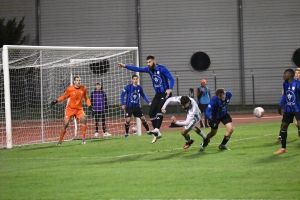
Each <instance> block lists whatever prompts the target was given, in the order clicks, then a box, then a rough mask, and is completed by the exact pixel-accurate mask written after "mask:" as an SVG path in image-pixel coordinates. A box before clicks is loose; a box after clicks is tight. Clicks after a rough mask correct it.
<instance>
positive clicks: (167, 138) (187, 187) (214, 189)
mask: <svg viewBox="0 0 300 200" xmlns="http://www.w3.org/2000/svg"><path fill="white" fill-rule="evenodd" d="M279 125H280V124H279V123H278V122H267V123H256V124H246V125H237V126H235V131H234V133H233V135H232V137H231V139H230V141H229V143H228V145H227V146H228V147H229V148H230V149H231V150H230V151H220V150H218V145H219V144H220V142H221V141H222V139H223V135H224V133H225V128H224V126H223V125H221V126H220V128H219V132H218V133H217V135H216V136H215V137H214V138H213V139H212V140H211V142H210V144H209V146H208V147H207V149H206V150H205V151H204V152H200V151H199V144H200V143H201V141H202V140H201V138H200V137H199V136H198V135H196V134H195V133H194V132H191V136H192V138H193V139H194V140H195V143H194V144H193V145H192V146H191V147H190V148H189V149H183V148H182V146H183V144H184V142H185V141H184V138H183V137H182V136H181V134H180V131H178V130H171V131H168V132H163V133H162V134H163V138H162V139H160V140H158V141H157V143H155V144H151V140H152V136H148V135H143V136H140V137H139V136H130V137H129V138H121V137H119V138H118V137H115V138H106V139H93V140H87V143H86V145H81V141H79V140H78V141H70V142H63V144H62V146H56V143H49V144H42V145H30V146H21V147H14V148H13V149H2V150H0V168H1V170H0V177H1V178H0V179H1V180H0V191H1V192H0V199H5V200H7V199H14V200H16V199H30V200H33V199H39V200H41V199H64V200H67V199H299V198H300V165H299V164H300V138H298V134H297V129H296V127H295V126H294V125H291V126H290V127H289V132H288V143H287V149H288V153H285V154H282V155H273V153H274V152H275V151H277V150H278V149H279V148H280V144H275V140H276V138H277V135H278V132H279ZM203 131H204V132H205V133H206V134H207V133H208V131H209V129H203Z"/></svg>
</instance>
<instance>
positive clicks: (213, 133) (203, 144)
mask: <svg viewBox="0 0 300 200" xmlns="http://www.w3.org/2000/svg"><path fill="white" fill-rule="evenodd" d="M217 132H218V129H213V128H210V132H209V133H208V134H207V135H206V138H205V139H204V140H203V142H202V144H201V147H200V151H204V150H205V148H206V147H207V145H208V143H209V142H210V139H211V138H212V137H214V136H215V135H216V134H217Z"/></svg>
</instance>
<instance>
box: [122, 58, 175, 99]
mask: <svg viewBox="0 0 300 200" xmlns="http://www.w3.org/2000/svg"><path fill="white" fill-rule="evenodd" d="M125 67H126V69H129V70H131V71H134V72H145V73H148V74H150V77H151V80H152V84H153V88H154V90H155V94H160V93H165V92H166V90H167V89H172V90H173V87H174V78H173V76H172V74H171V73H170V71H169V70H168V68H166V67H165V66H163V65H160V64H157V65H156V67H155V69H154V70H151V69H150V68H149V67H141V68H139V67H135V66H129V65H126V66H125Z"/></svg>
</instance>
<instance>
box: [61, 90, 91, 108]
mask: <svg viewBox="0 0 300 200" xmlns="http://www.w3.org/2000/svg"><path fill="white" fill-rule="evenodd" d="M82 98H84V100H85V102H86V104H87V105H88V106H91V101H90V99H89V98H88V96H87V94H86V87H85V86H83V85H82V86H80V88H75V87H74V85H71V86H69V87H68V88H67V89H66V92H65V93H64V94H63V95H62V96H61V97H59V98H58V99H57V101H58V102H62V101H63V100H65V99H68V103H67V108H71V109H83V107H82Z"/></svg>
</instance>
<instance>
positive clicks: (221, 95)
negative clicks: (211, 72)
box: [200, 88, 234, 151]
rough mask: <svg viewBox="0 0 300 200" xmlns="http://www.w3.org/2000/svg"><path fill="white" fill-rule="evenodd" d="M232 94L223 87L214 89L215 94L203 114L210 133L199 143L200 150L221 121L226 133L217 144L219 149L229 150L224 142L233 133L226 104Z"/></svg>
mask: <svg viewBox="0 0 300 200" xmlns="http://www.w3.org/2000/svg"><path fill="white" fill-rule="evenodd" d="M231 97H232V94H231V92H230V91H225V90H224V89H223V88H219V89H217V91H216V95H215V96H214V97H213V98H212V99H211V100H210V102H209V104H208V107H207V109H206V111H205V115H206V117H207V120H208V122H209V125H210V128H211V130H210V133H208V134H207V136H206V139H205V140H204V141H203V143H202V144H201V148H200V150H201V151H204V150H205V148H206V146H207V145H208V143H209V142H210V139H211V138H212V137H214V136H215V135H216V134H217V131H218V126H219V124H220V122H222V123H223V124H224V125H225V127H226V133H225V135H224V138H223V141H222V143H221V144H220V145H219V149H220V150H230V149H229V148H228V147H227V146H226V144H227V142H228V141H229V139H230V137H231V135H232V133H233V130H234V129H233V125H232V118H231V117H230V115H229V114H228V112H227V111H228V104H229V102H230V99H231Z"/></svg>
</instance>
